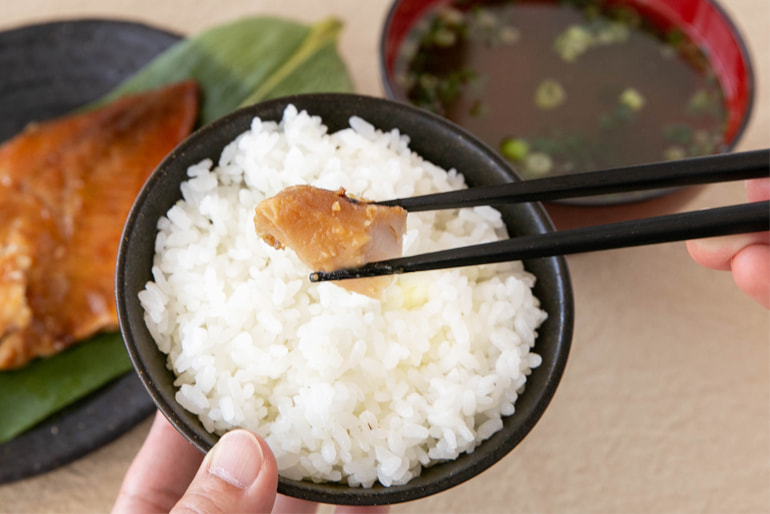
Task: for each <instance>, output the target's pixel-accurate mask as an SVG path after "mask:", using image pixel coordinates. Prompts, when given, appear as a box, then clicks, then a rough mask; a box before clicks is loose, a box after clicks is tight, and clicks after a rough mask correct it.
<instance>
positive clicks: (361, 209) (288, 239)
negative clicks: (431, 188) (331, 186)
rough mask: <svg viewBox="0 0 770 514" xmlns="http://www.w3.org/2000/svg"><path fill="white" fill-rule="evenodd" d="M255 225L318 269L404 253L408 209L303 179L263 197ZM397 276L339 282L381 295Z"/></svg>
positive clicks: (278, 245)
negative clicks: (357, 196)
mask: <svg viewBox="0 0 770 514" xmlns="http://www.w3.org/2000/svg"><path fill="white" fill-rule="evenodd" d="M254 225H255V227H256V230H257V234H258V235H259V236H260V237H262V239H263V240H265V242H267V243H268V244H270V245H272V246H274V247H275V248H278V249H282V248H284V247H285V246H286V247H289V248H291V249H292V250H294V252H295V253H296V254H297V257H299V259H300V260H301V261H302V262H303V263H305V264H306V265H307V266H309V267H310V268H311V269H312V270H320V271H334V270H336V269H340V268H348V267H356V266H361V265H362V264H365V263H367V262H373V261H379V260H384V259H390V258H394V257H400V256H401V251H402V244H403V236H404V232H405V231H406V211H405V210H404V209H402V208H401V207H385V206H380V205H375V204H372V203H368V202H366V201H364V200H356V199H353V198H350V197H348V196H347V195H346V194H345V190H344V189H339V190H337V191H329V190H326V189H319V188H317V187H313V186H304V185H303V186H293V187H288V188H286V189H284V190H283V191H281V192H280V193H278V194H277V195H276V196H274V197H272V198H268V199H266V200H264V201H262V202H261V203H260V204H259V205H258V206H257V209H256V213H255V215H254ZM391 281H392V277H373V278H366V279H353V280H344V281H338V282H336V283H337V284H338V285H340V286H342V287H344V288H346V289H349V290H351V291H354V292H357V293H360V294H364V295H367V296H370V297H373V298H377V297H378V296H379V295H380V293H381V292H382V290H383V289H384V288H385V287H387V285H388V284H389V283H390V282H391Z"/></svg>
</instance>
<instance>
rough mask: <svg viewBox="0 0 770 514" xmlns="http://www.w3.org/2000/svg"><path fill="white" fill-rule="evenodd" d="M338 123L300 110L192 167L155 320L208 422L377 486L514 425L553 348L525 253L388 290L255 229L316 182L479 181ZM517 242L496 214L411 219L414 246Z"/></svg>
mask: <svg viewBox="0 0 770 514" xmlns="http://www.w3.org/2000/svg"><path fill="white" fill-rule="evenodd" d="M350 126H351V128H349V129H345V130H342V131H339V132H337V133H334V134H328V132H327V129H326V127H325V126H324V125H323V124H322V121H321V119H320V118H318V117H314V116H309V115H308V114H307V113H306V112H304V111H303V112H297V109H296V108H295V107H294V106H289V107H288V108H287V109H286V110H285V112H284V115H283V119H282V121H281V122H280V123H275V122H268V121H261V120H260V119H254V121H253V122H252V125H251V130H250V131H248V132H246V133H244V134H242V135H241V136H239V137H238V138H237V139H236V140H235V141H234V142H232V143H231V144H230V145H228V146H227V147H226V148H225V149H224V151H223V152H222V156H221V157H220V159H219V162H218V163H217V164H216V165H214V163H212V162H211V161H204V162H201V163H199V164H197V165H194V166H191V167H190V168H189V170H188V175H189V180H187V181H186V182H184V183H183V184H182V194H183V197H184V200H181V201H179V202H178V203H177V204H176V205H175V206H174V207H172V208H171V209H170V210H169V211H168V213H167V216H165V217H163V218H162V219H161V220H160V221H159V222H158V228H159V233H158V236H157V241H156V246H155V251H156V255H155V260H154V265H153V268H152V274H153V278H154V280H153V281H151V282H148V283H147V285H146V287H145V289H144V290H143V291H142V292H141V293H140V294H139V298H140V300H141V304H142V306H143V307H144V310H145V319H146V322H147V326H148V328H149V330H150V332H151V334H152V336H153V337H154V339H155V341H156V342H157V344H158V347H159V348H160V350H161V351H163V352H164V353H166V354H168V366H169V367H170V368H171V369H173V371H174V373H175V374H176V375H177V376H178V379H177V381H176V385H177V386H178V388H179V389H178V392H177V395H176V398H177V400H178V401H179V403H181V404H182V405H183V406H184V407H185V408H186V409H188V410H190V411H192V412H193V413H195V414H196V415H197V416H198V417H199V418H200V420H201V422H202V423H203V425H204V426H205V428H206V429H207V430H209V431H210V432H214V433H218V434H221V433H224V432H226V431H227V430H229V429H232V428H234V427H243V428H246V429H248V430H251V431H253V432H255V433H257V434H260V435H261V436H262V437H264V438H265V439H266V440H267V441H268V443H269V444H270V447H271V449H272V450H273V452H274V453H275V456H276V458H277V461H278V468H279V470H280V473H281V475H282V476H284V477H287V478H290V479H297V480H300V479H311V480H314V481H334V482H337V481H344V482H347V483H348V484H350V485H352V486H359V485H360V486H363V487H370V486H372V485H373V484H374V483H375V482H377V481H379V482H380V483H381V484H383V485H385V486H389V485H392V484H404V483H406V482H408V481H409V480H410V479H411V478H412V477H414V476H417V475H418V474H419V473H420V470H421V469H422V467H423V466H428V465H430V464H432V463H434V462H437V461H442V460H447V459H454V458H456V457H457V456H458V455H460V454H461V453H463V452H472V451H473V450H474V448H475V447H476V446H477V445H478V444H479V443H480V442H481V441H483V440H484V439H486V438H488V437H489V436H490V435H492V434H493V433H494V432H496V431H497V430H499V429H500V428H502V426H503V421H502V417H503V416H508V415H511V414H513V412H514V403H515V402H516V398H517V395H518V394H519V393H520V392H521V390H522V389H523V387H524V383H525V381H526V377H527V375H528V374H529V373H530V370H531V368H534V367H537V366H538V365H539V364H540V362H541V358H540V356H539V355H537V354H536V353H533V352H532V351H531V349H532V347H533V345H534V343H535V338H536V336H537V332H536V330H537V328H538V326H539V325H540V324H541V323H542V322H543V320H544V319H545V317H546V314H545V313H544V312H543V311H542V310H541V309H540V308H539V301H538V300H537V298H535V297H534V296H533V295H532V291H531V288H532V286H533V284H534V281H535V278H534V277H533V276H532V275H531V274H529V273H528V272H526V271H525V270H524V268H523V266H522V264H521V263H519V262H512V263H504V264H497V265H488V266H472V267H465V268H457V269H449V270H441V271H431V272H420V273H409V274H404V275H400V276H397V277H396V278H395V280H394V282H393V285H392V286H390V287H389V288H388V289H387V290H386V291H385V293H384V296H383V298H382V300H381V301H378V300H374V299H371V298H368V297H365V296H362V295H358V294H355V293H351V292H348V291H347V290H345V289H343V288H340V287H338V286H336V285H334V284H332V283H320V284H313V283H310V282H309V281H308V279H307V277H308V274H309V272H310V271H311V270H309V269H308V268H307V267H306V266H305V265H303V264H302V263H300V261H299V260H298V259H297V258H296V256H295V255H294V253H293V252H292V251H290V250H283V251H281V250H275V249H274V248H272V247H270V246H269V245H267V244H265V243H264V242H262V241H261V240H260V239H259V238H258V237H257V235H256V233H255V230H254V225H253V214H254V208H255V207H256V205H257V204H258V203H259V202H260V201H261V200H263V199H264V198H267V197H270V196H273V195H275V194H276V193H278V192H279V191H281V190H282V189H284V188H286V187H288V186H291V185H296V184H312V185H314V186H317V187H322V188H326V189H337V188H339V187H345V189H346V190H347V191H348V192H349V193H352V194H354V195H357V196H361V197H365V198H367V199H371V200H377V199H387V198H396V197H407V196H413V195H418V194H426V193H432V192H438V191H446V190H451V189H458V188H462V187H465V185H464V181H463V177H462V176H461V175H459V174H458V173H457V172H455V171H454V170H451V171H449V172H447V171H445V170H443V169H441V168H438V167H437V166H435V165H433V164H431V163H429V162H426V161H424V160H423V159H421V158H420V157H419V156H417V155H416V154H414V153H413V152H411V151H410V149H409V147H408V143H409V140H408V138H407V137H406V136H404V135H401V134H400V133H399V132H398V131H396V130H394V131H391V132H387V133H383V132H381V131H379V130H376V129H375V128H374V127H373V126H372V125H370V124H369V123H367V122H366V121H364V120H362V119H360V118H356V117H354V118H351V120H350ZM501 237H506V235H505V227H504V224H503V223H502V221H501V217H500V214H499V212H497V211H496V210H494V209H492V208H489V207H480V208H474V209H463V210H459V211H437V212H427V213H414V214H410V215H409V216H408V222H407V233H406V235H405V236H404V253H405V254H416V253H424V252H429V251H434V250H439V249H445V248H453V247H459V246H466V245H470V244H475V243H481V242H488V241H494V240H497V239H499V238H501Z"/></svg>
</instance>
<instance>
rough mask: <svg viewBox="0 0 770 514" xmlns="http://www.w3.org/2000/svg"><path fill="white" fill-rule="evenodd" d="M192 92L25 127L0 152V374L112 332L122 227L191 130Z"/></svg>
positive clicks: (189, 86)
mask: <svg viewBox="0 0 770 514" xmlns="http://www.w3.org/2000/svg"><path fill="white" fill-rule="evenodd" d="M198 95H199V92H198V87H197V85H196V84H195V83H194V82H192V81H185V82H181V83H178V84H174V85H171V86H167V87H164V88H161V89H158V90H154V91H149V92H146V93H141V94H137V95H131V96H127V97H124V98H121V99H119V100H117V101H115V102H113V103H111V104H109V105H106V106H104V107H101V108H99V109H97V110H93V111H89V112H86V113H82V114H75V115H71V116H66V117H63V118H59V119H56V120H51V121H46V122H42V123H37V124H31V125H30V126H29V127H27V128H26V129H25V130H24V131H23V132H22V133H21V134H19V135H17V136H16V137H14V138H13V139H10V140H9V141H7V142H6V143H4V144H3V145H2V146H0V369H10V368H17V367H20V366H23V365H24V364H26V363H27V362H29V361H30V360H32V359H34V358H36V357H42V356H49V355H52V354H55V353H57V352H59V351H61V350H63V349H64V348H67V347H68V346H70V345H72V344H74V343H76V342H77V341H80V340H83V339H85V338H88V337H89V336H91V335H93V334H95V333H96V332H99V331H103V330H114V329H115V328H117V313H116V310H115V302H114V288H113V281H114V273H115V259H116V255H117V249H118V244H119V242H120V236H121V231H122V229H123V224H124V222H125V219H126V216H127V215H128V211H129V210H130V208H131V205H132V203H133V201H134V198H135V196H136V195H137V193H138V192H139V189H140V188H141V186H142V184H144V181H145V180H146V179H147V177H148V176H149V175H150V173H151V172H152V171H153V169H155V167H156V166H157V165H158V164H159V163H160V161H161V160H162V159H163V157H165V156H166V154H168V153H169V152H170V151H171V150H172V149H173V148H174V147H175V146H176V145H177V144H178V143H179V142H181V141H182V140H183V139H184V138H185V137H186V136H187V135H188V134H189V133H190V132H191V131H192V129H193V127H194V124H195V120H196V118H197V113H198Z"/></svg>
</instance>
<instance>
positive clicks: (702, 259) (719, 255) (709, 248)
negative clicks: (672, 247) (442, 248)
mask: <svg viewBox="0 0 770 514" xmlns="http://www.w3.org/2000/svg"><path fill="white" fill-rule="evenodd" d="M761 243H764V244H766V245H767V244H768V243H770V236H769V235H768V233H767V232H757V233H754V234H736V235H734V236H721V237H709V238H706V239H696V240H693V241H687V251H688V252H690V256H691V257H692V258H693V260H694V261H695V262H697V263H698V264H700V265H702V266H705V267H707V268H711V269H716V270H722V271H727V270H729V269H730V265H731V264H730V263H731V261H732V260H733V257H734V256H735V255H736V254H737V253H738V252H740V251H741V250H742V249H744V248H746V247H748V246H751V245H754V244H761Z"/></svg>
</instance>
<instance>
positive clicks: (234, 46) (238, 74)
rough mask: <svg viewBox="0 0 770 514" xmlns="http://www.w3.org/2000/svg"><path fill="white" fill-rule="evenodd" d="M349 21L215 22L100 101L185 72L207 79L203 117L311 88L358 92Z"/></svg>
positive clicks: (212, 117) (214, 116)
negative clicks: (343, 43) (343, 51)
mask: <svg viewBox="0 0 770 514" xmlns="http://www.w3.org/2000/svg"><path fill="white" fill-rule="evenodd" d="M341 27H342V25H341V23H340V22H339V21H337V20H336V19H328V20H324V21H322V22H319V23H318V24H316V25H314V26H307V25H303V24H299V23H294V22H291V21H287V20H284V19H280V18H271V17H254V18H245V19H241V20H238V21H235V22H233V23H229V24H225V25H220V26H217V27H214V28H212V29H209V30H207V31H205V32H203V33H201V34H200V35H198V36H196V37H193V38H189V39H185V40H182V41H180V42H179V43H177V44H176V45H174V46H172V47H171V48H170V49H168V50H167V51H165V52H163V53H162V54H161V55H159V56H158V57H156V58H155V59H153V60H152V61H151V62H150V63H149V64H148V65H147V66H145V67H144V68H143V69H141V70H139V72H137V73H136V74H135V75H133V76H132V77H131V78H129V79H128V80H127V81H125V82H123V83H122V84H121V85H120V86H118V87H117V88H116V89H114V90H113V91H112V92H110V94H108V95H107V96H106V97H104V98H102V99H100V100H99V101H98V102H96V103H95V104H93V105H102V104H104V103H106V102H108V101H111V100H114V99H115V98H117V97H119V96H121V95H124V94H127V93H134V92H138V91H143V90H147V89H152V88H156V87H160V86H163V85H166V84H170V83H172V82H177V81H180V80H184V79H195V80H196V81H197V82H198V84H199V85H200V86H201V90H202V92H203V96H202V99H201V112H200V116H199V124H200V125H205V124H206V123H210V122H212V121H214V120H215V119H217V118H220V117H222V116H224V115H226V114H228V113H230V112H232V111H234V110H235V109H237V108H238V107H242V106H245V105H250V104H252V103H255V102H258V101H260V100H266V99H269V98H275V97H279V96H287V95H291V94H298V93H310V92H316V93H319V92H351V91H352V90H353V85H352V81H351V79H350V75H349V74H348V71H347V69H346V67H345V64H344V62H343V61H342V59H341V58H340V56H339V54H337V51H336V39H337V35H338V34H339V31H340V29H341Z"/></svg>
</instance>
